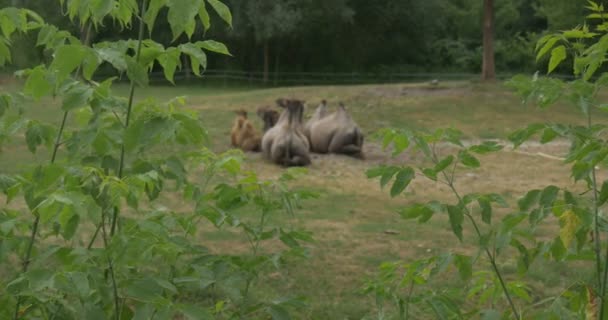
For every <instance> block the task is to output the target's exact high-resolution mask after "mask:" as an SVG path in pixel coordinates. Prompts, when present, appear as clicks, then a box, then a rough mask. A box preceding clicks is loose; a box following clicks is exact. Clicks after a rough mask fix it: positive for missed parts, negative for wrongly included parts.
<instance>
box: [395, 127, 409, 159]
mask: <svg viewBox="0 0 608 320" xmlns="http://www.w3.org/2000/svg"><path fill="white" fill-rule="evenodd" d="M392 141H393V146H394V149H393V156H396V155H399V154H401V153H402V152H403V150H405V149H407V147H409V146H410V140H409V139H408V137H407V136H406V135H404V134H399V133H397V134H395V135H394V136H393V137H392Z"/></svg>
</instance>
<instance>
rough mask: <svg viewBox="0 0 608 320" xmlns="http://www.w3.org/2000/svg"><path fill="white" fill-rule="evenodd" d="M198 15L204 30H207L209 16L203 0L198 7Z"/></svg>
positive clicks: (209, 24)
mask: <svg viewBox="0 0 608 320" xmlns="http://www.w3.org/2000/svg"><path fill="white" fill-rule="evenodd" d="M198 17H199V19H201V23H202V24H203V29H204V30H205V31H207V30H209V28H210V27H211V22H210V20H211V19H210V18H209V12H207V7H206V6H205V1H203V3H201V7H200V8H199V9H198Z"/></svg>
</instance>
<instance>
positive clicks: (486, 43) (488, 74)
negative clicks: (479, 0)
mask: <svg viewBox="0 0 608 320" xmlns="http://www.w3.org/2000/svg"><path fill="white" fill-rule="evenodd" d="M495 69H496V66H495V63H494V0H484V1H483V64H482V69H481V80H483V81H492V80H495V79H496V70H495Z"/></svg>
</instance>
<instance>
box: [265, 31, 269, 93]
mask: <svg viewBox="0 0 608 320" xmlns="http://www.w3.org/2000/svg"><path fill="white" fill-rule="evenodd" d="M269 63H270V48H269V47H268V40H266V41H265V42H264V84H267V83H268V64H269Z"/></svg>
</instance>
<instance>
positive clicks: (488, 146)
mask: <svg viewBox="0 0 608 320" xmlns="http://www.w3.org/2000/svg"><path fill="white" fill-rule="evenodd" d="M502 148H503V146H501V145H499V144H498V143H496V142H494V141H486V142H484V143H482V144H479V145H475V146H471V147H470V148H469V151H471V152H474V153H477V154H486V153H491V152H496V151H500V150H502Z"/></svg>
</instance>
